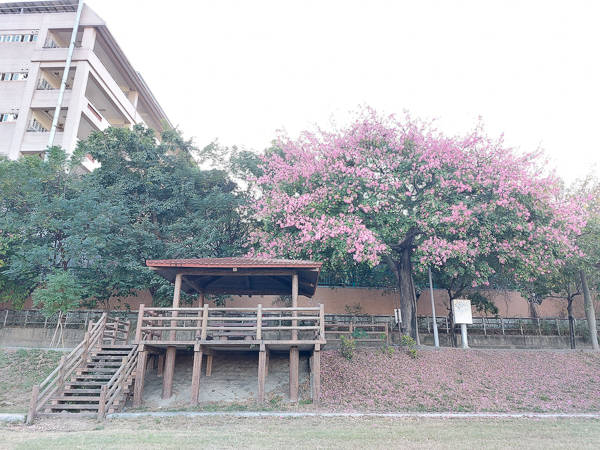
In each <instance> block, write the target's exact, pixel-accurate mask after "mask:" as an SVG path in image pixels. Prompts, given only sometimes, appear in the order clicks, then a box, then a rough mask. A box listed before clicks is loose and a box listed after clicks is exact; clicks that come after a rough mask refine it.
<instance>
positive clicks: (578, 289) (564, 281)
mask: <svg viewBox="0 0 600 450" xmlns="http://www.w3.org/2000/svg"><path fill="white" fill-rule="evenodd" d="M567 195H569V196H571V197H575V198H583V199H585V206H586V213H587V219H588V220H587V223H586V226H585V228H583V230H582V232H581V233H580V235H579V236H578V237H577V244H578V251H575V252H572V253H571V254H570V255H569V256H568V258H567V259H566V264H565V265H564V266H562V267H561V268H560V270H557V271H554V272H552V273H551V274H550V275H549V276H546V277H545V284H544V285H543V292H541V293H540V294H539V295H538V297H539V298H542V299H543V298H559V299H564V300H565V301H566V303H567V314H568V317H569V332H570V333H569V334H570V340H571V348H575V330H574V318H573V302H574V301H575V300H576V299H577V298H578V297H581V296H583V297H584V308H585V312H586V316H587V320H588V326H589V330H590V340H591V343H592V347H593V349H594V350H598V337H597V329H596V319H595V311H594V304H593V300H592V294H594V295H597V293H598V292H600V273H599V269H600V182H599V181H598V180H597V179H596V178H595V177H594V176H592V175H590V176H588V177H586V178H585V179H584V180H581V181H579V182H577V183H576V184H575V185H574V186H572V187H571V189H569V190H568V192H567ZM540 281H542V280H540ZM590 291H591V293H590Z"/></svg>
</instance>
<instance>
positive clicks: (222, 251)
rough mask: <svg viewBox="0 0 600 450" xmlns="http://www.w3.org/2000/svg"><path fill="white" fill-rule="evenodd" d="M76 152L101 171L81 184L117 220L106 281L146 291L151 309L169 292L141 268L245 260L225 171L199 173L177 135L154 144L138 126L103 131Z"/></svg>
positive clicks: (242, 225)
mask: <svg viewBox="0 0 600 450" xmlns="http://www.w3.org/2000/svg"><path fill="white" fill-rule="evenodd" d="M79 147H80V149H81V151H82V152H84V153H90V154H91V155H92V156H93V158H94V159H96V160H97V161H98V162H99V163H100V164H101V165H100V167H99V168H98V169H96V170H95V171H94V172H93V173H92V174H90V175H89V176H88V177H87V182H88V183H89V185H90V186H93V187H94V189H96V190H97V191H98V192H100V193H101V195H102V197H103V198H104V200H105V202H107V203H108V204H110V205H113V206H114V207H115V208H117V209H120V210H121V211H123V214H124V216H125V224H126V225H125V226H124V227H123V229H122V230H123V231H122V232H121V233H120V235H119V236H120V239H121V242H119V243H118V245H117V247H119V248H122V249H123V251H118V249H113V250H112V251H111V252H110V255H112V256H113V259H115V264H113V265H110V266H109V267H110V270H111V271H112V272H111V273H114V272H121V273H123V272H122V271H123V270H125V273H128V278H127V279H128V280H130V281H131V284H130V285H129V286H132V287H133V286H135V287H137V288H139V289H141V288H149V289H150V292H151V294H152V295H153V298H154V300H155V302H158V303H160V302H167V303H168V302H169V301H170V300H171V299H172V288H171V287H170V286H169V285H168V283H167V282H166V281H165V280H164V279H163V278H162V277H159V276H156V275H154V273H153V272H151V271H149V270H147V268H146V267H145V260H147V259H164V258H203V257H224V256H237V255H240V254H243V253H245V251H246V248H245V245H246V241H247V230H248V223H247V221H245V220H244V218H243V217H242V216H241V215H240V214H239V206H240V203H242V202H243V201H244V197H243V195H238V192H237V186H236V184H235V183H234V182H232V181H231V179H230V178H229V176H228V175H227V173H226V172H225V171H223V170H216V169H213V170H201V169H199V168H198V166H197V164H196V162H195V160H194V156H195V155H196V154H197V150H196V148H195V147H194V146H193V144H192V142H191V141H186V140H184V139H183V138H182V137H181V134H180V133H179V132H178V131H177V130H170V131H166V132H164V133H162V135H161V141H160V142H157V140H156V136H155V134H154V131H153V130H149V129H146V128H144V127H142V126H135V127H134V128H133V130H129V129H125V128H108V129H107V130H105V131H102V132H95V133H92V135H91V136H90V137H89V138H88V139H87V140H86V141H82V142H80V145H79ZM105 267H106V265H105ZM90 276H91V277H93V278H94V279H98V277H97V276H96V275H94V273H93V272H90ZM109 276H110V274H109ZM184 297H185V296H184ZM182 300H183V301H186V300H187V301H191V298H183V299H182Z"/></svg>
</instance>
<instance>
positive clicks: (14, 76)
mask: <svg viewBox="0 0 600 450" xmlns="http://www.w3.org/2000/svg"><path fill="white" fill-rule="evenodd" d="M28 75H29V74H28V73H0V81H23V80H26V79H27V76H28Z"/></svg>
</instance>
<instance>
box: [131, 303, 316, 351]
mask: <svg viewBox="0 0 600 450" xmlns="http://www.w3.org/2000/svg"><path fill="white" fill-rule="evenodd" d="M299 333H302V334H300V335H299ZM324 337H325V314H324V305H320V306H319V307H297V308H279V307H273V308H263V307H262V305H258V306H257V307H256V308H209V307H208V306H204V307H203V308H146V307H145V306H144V305H140V309H139V313H138V321H137V328H136V335H135V341H136V342H143V341H162V343H164V342H174V341H177V342H182V341H185V342H190V343H191V342H194V341H195V340H198V339H200V340H216V339H219V340H229V339H236V338H243V339H244V340H263V339H265V340H317V339H318V340H320V339H324Z"/></svg>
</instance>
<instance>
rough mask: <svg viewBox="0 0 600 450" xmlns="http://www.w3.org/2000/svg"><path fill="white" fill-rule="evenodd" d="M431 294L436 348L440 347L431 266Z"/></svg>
mask: <svg viewBox="0 0 600 450" xmlns="http://www.w3.org/2000/svg"><path fill="white" fill-rule="evenodd" d="M429 292H430V294H431V314H433V342H434V344H435V346H436V347H439V346H440V339H439V336H438V328H437V319H436V317H435V302H434V301H433V283H432V282H431V266H429Z"/></svg>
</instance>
